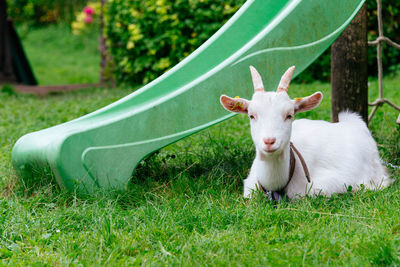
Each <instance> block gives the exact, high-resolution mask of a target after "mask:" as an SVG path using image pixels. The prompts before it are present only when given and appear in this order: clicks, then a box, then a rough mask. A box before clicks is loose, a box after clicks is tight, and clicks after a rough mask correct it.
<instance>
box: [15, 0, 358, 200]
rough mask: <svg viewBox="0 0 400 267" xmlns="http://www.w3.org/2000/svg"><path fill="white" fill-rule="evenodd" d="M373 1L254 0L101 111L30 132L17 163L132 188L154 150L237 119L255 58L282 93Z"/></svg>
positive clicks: (91, 183)
mask: <svg viewBox="0 0 400 267" xmlns="http://www.w3.org/2000/svg"><path fill="white" fill-rule="evenodd" d="M364 1H365V0H346V1H343V0H329V1H328V0H324V1H322V0H279V1H278V0H248V1H247V2H246V3H245V4H244V5H243V6H242V7H241V8H240V9H239V10H238V12H237V13H236V14H235V15H234V16H233V17H232V18H231V19H230V20H229V21H228V22H227V23H226V24H225V25H224V26H223V27H222V28H221V29H220V30H219V31H218V32H217V33H215V34H214V35H213V36H212V37H211V38H210V39H209V40H208V41H207V42H205V43H204V44H203V45H202V46H201V47H199V48H198V49H197V50H196V51H195V52H193V53H192V54H191V55H190V56H188V57H187V58H186V59H184V60H183V61H182V62H180V63H179V64H177V65H176V66H175V67H174V68H172V69H171V70H169V71H168V72H166V73H165V74H163V75H162V76H160V77H159V78H157V79H156V80H154V81H153V82H151V83H149V84H147V85H146V86H144V87H143V88H141V89H139V90H137V91H135V92H134V93H132V94H130V95H128V96H126V97H124V98H122V99H120V100H119V101H117V102H115V103H113V104H111V105H109V106H106V107H104V108H102V109H99V110H97V111H95V112H93V113H90V114H88V115H85V116H83V117H80V118H78V119H75V120H72V121H70V122H67V123H64V124H60V125H57V126H54V127H51V128H48V129H44V130H41V131H38V132H33V133H29V134H27V135H25V136H23V137H21V138H20V139H19V140H18V141H17V143H16V144H15V146H14V148H13V151H12V162H13V165H14V167H15V169H16V170H17V172H18V174H19V175H20V176H21V177H22V178H23V179H31V178H32V177H33V178H34V177H35V176H37V175H38V173H48V172H51V173H52V174H53V175H54V176H55V178H56V180H57V182H58V183H59V184H60V186H61V187H63V188H66V189H68V190H70V191H76V192H78V193H82V194H92V193H95V192H96V191H99V190H105V191H109V190H123V189H125V188H126V186H127V184H128V181H129V179H130V177H131V176H132V173H133V171H134V170H135V167H136V166H137V164H138V163H139V162H140V161H141V160H142V159H143V158H145V157H146V156H148V155H150V154H151V153H153V152H154V151H156V150H158V149H160V148H162V147H164V146H167V145H169V144H171V143H173V142H176V141H178V140H180V139H182V138H184V137H186V136H189V135H191V134H193V133H196V132H198V131H200V130H203V129H205V128H207V127H210V126H212V125H214V124H216V123H219V122H221V121H223V120H226V119H228V118H230V117H232V116H233V115H232V114H228V112H227V111H225V110H224V109H223V108H222V106H221V105H220V104H219V97H220V95H221V94H227V95H231V96H236V95H239V96H241V97H245V98H250V97H251V95H252V92H253V88H252V82H251V76H250V73H249V65H253V66H255V67H256V68H257V70H258V71H259V72H260V73H261V75H262V77H263V78H264V85H265V88H266V89H267V90H275V89H276V87H277V84H278V83H279V79H280V77H281V75H282V73H283V72H284V71H285V70H286V69H287V68H288V67H289V66H292V65H296V71H295V75H297V74H299V73H300V72H301V71H303V70H304V69H305V68H306V67H307V66H308V65H309V64H311V63H312V62H313V61H314V60H315V59H316V58H317V57H318V56H319V55H320V54H321V53H322V52H323V51H324V50H326V49H327V48H328V47H329V46H330V45H331V43H332V42H333V41H334V40H335V39H336V38H337V37H338V36H339V35H340V33H341V32H342V31H343V30H344V29H345V28H346V26H347V25H348V24H349V23H350V22H351V20H352V19H353V17H354V16H355V15H356V14H357V12H358V10H359V9H360V8H361V6H362V5H363V3H364Z"/></svg>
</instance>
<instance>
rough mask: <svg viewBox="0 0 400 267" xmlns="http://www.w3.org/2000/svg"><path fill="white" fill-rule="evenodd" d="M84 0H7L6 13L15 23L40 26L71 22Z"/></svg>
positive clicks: (82, 5)
mask: <svg viewBox="0 0 400 267" xmlns="http://www.w3.org/2000/svg"><path fill="white" fill-rule="evenodd" d="M86 2H87V1H84V0H7V4H8V15H9V17H11V18H12V19H13V20H14V22H15V23H17V24H21V23H28V24H30V25H32V26H42V25H47V24H52V23H59V22H66V23H68V24H69V23H71V22H72V21H73V20H74V19H75V13H76V12H77V11H80V10H81V9H82V8H83V7H84V6H85V4H86Z"/></svg>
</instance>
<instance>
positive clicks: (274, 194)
mask: <svg viewBox="0 0 400 267" xmlns="http://www.w3.org/2000/svg"><path fill="white" fill-rule="evenodd" d="M293 151H294V153H296V154H297V157H298V158H299V160H300V163H301V165H302V166H303V170H304V174H305V176H306V179H307V181H308V182H309V183H310V182H311V179H310V172H309V171H308V168H307V164H306V161H305V160H304V158H303V156H302V155H301V153H300V152H299V150H297V148H296V147H295V146H294V145H293V143H292V142H290V165H289V179H288V181H287V183H286V185H285V186H284V187H282V188H281V189H279V190H277V191H267V190H266V189H265V188H264V187H263V186H262V185H261V183H260V181H257V182H258V187H259V188H260V189H261V191H262V192H263V194H264V196H268V197H269V198H271V199H272V200H275V201H280V200H282V199H284V198H285V197H286V199H287V196H286V193H285V189H286V187H287V186H288V184H289V183H290V181H291V180H292V177H293V174H294V169H295V167H296V157H295V156H294V153H293Z"/></svg>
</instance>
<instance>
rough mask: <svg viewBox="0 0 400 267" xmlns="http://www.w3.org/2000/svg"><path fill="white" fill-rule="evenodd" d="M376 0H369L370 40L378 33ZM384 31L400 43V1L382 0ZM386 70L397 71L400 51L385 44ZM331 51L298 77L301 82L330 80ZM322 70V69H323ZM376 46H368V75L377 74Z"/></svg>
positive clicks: (383, 57) (386, 71)
mask: <svg viewBox="0 0 400 267" xmlns="http://www.w3.org/2000/svg"><path fill="white" fill-rule="evenodd" d="M376 9H377V3H376V0H367V12H368V14H367V16H368V18H367V23H368V40H375V39H376V37H377V33H378V21H377V17H376ZM382 17H383V31H384V35H385V36H386V37H389V38H390V39H392V40H393V41H395V42H397V43H400V35H399V32H400V1H398V0H382ZM382 63H383V69H384V72H385V73H386V74H387V73H390V72H393V71H396V70H397V69H398V68H399V64H400V51H399V50H397V49H395V48H394V47H391V46H384V48H383V54H382ZM330 64H331V51H330V49H328V50H327V51H326V52H325V53H323V54H322V55H321V56H320V57H319V59H317V60H316V61H315V62H314V63H313V64H312V65H311V66H310V67H309V68H308V69H307V70H306V71H304V72H303V73H302V74H301V75H300V76H299V77H298V78H297V81H300V82H311V81H313V80H321V81H329V80H330V74H331V72H330V68H331V67H330ZM321 70H322V71H321ZM377 72H378V70H377V63H376V46H369V47H368V76H374V77H376V76H377Z"/></svg>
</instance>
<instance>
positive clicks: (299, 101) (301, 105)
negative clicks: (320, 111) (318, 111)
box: [293, 92, 322, 113]
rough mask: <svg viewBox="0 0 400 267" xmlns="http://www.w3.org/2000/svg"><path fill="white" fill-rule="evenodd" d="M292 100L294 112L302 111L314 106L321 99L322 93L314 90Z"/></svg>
mask: <svg viewBox="0 0 400 267" xmlns="http://www.w3.org/2000/svg"><path fill="white" fill-rule="evenodd" d="M293 101H294V113H299V112H304V111H308V110H311V109H313V108H316V107H317V106H318V105H319V104H320V103H321V101H322V93H321V92H316V93H314V94H312V95H310V96H307V97H303V98H296V99H295V100H293Z"/></svg>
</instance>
